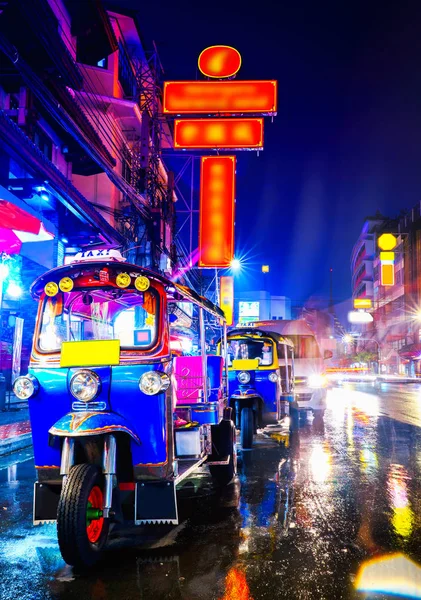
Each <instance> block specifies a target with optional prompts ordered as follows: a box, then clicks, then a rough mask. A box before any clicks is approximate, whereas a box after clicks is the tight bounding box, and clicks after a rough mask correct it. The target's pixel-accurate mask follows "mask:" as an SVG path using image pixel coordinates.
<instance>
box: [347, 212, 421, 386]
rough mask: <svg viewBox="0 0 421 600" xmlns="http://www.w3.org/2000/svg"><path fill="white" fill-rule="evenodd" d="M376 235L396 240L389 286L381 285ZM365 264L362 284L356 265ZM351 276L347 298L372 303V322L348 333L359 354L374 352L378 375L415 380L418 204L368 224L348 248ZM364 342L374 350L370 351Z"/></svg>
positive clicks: (420, 285)
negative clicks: (353, 336) (389, 235)
mask: <svg viewBox="0 0 421 600" xmlns="http://www.w3.org/2000/svg"><path fill="white" fill-rule="evenodd" d="M382 233H393V234H394V235H395V236H396V239H397V246H396V248H395V249H394V253H395V262H394V285H392V286H384V285H382V284H381V265H380V257H379V250H378V248H377V239H378V237H379V236H380V235H381V234H382ZM364 248H366V249H367V251H364ZM367 260H368V261H369V262H370V266H369V267H368V269H365V271H364V273H367V274H368V273H371V272H372V277H371V276H370V278H368V277H367V278H366V280H365V281H364V275H362V276H361V269H362V266H361V265H362V264H363V263H364V261H367ZM351 271H352V286H353V298H360V297H368V298H370V299H371V300H372V309H371V311H370V312H371V314H372V317H373V321H372V322H371V323H368V324H367V325H354V327H353V328H354V330H355V333H357V335H358V336H359V339H360V340H361V341H360V342H359V344H358V346H359V349H368V348H370V349H372V350H375V349H376V348H377V349H378V353H379V356H380V361H379V362H380V372H385V373H395V374H402V375H411V376H413V375H417V376H419V375H421V204H418V205H416V206H415V207H413V208H412V209H411V210H409V211H405V212H404V214H403V215H402V216H401V217H399V218H397V219H387V218H385V217H384V218H382V219H378V220H377V222H373V220H369V219H368V220H367V221H366V222H365V224H364V226H363V230H362V234H361V235H360V238H359V239H358V241H357V243H356V244H355V246H354V250H353V254H352V259H351ZM358 273H360V275H358ZM363 282H364V283H363ZM371 290H372V292H371ZM357 339H358V338H357ZM370 340H373V341H374V342H375V344H376V345H377V346H376V347H372V346H370Z"/></svg>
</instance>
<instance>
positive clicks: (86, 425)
mask: <svg viewBox="0 0 421 600" xmlns="http://www.w3.org/2000/svg"><path fill="white" fill-rule="evenodd" d="M116 432H121V433H127V434H128V435H129V436H130V437H131V438H132V439H133V440H134V441H135V442H136V444H138V445H140V444H141V441H140V439H139V436H138V435H137V434H136V433H135V432H134V431H133V429H131V428H130V427H129V424H128V422H127V421H126V419H124V418H123V417H121V416H120V415H118V414H116V413H109V412H101V413H98V412H72V413H67V415H64V417H62V418H61V419H59V420H58V421H57V422H56V423H55V424H54V425H53V426H52V427H51V428H50V429H49V431H48V433H49V434H50V435H52V436H57V437H85V436H96V435H103V434H106V433H116Z"/></svg>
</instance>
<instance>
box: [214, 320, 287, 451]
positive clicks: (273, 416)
mask: <svg viewBox="0 0 421 600" xmlns="http://www.w3.org/2000/svg"><path fill="white" fill-rule="evenodd" d="M221 348H222V349H223V346H221ZM227 353H228V380H229V389H228V397H229V406H231V407H232V409H233V411H234V422H235V424H236V426H237V428H239V429H240V441H241V447H242V448H243V449H249V448H251V447H252V445H253V436H254V434H255V433H256V431H257V429H260V428H263V427H265V426H267V425H273V424H277V423H278V421H279V420H280V418H281V416H282V415H281V411H282V407H283V406H284V405H285V403H286V402H289V403H290V404H291V403H292V402H293V400H294V345H293V343H292V342H291V341H290V340H288V339H287V338H284V337H282V336H281V335H279V334H277V333H268V332H264V331H260V330H259V329H254V328H236V329H231V330H230V331H229V332H228V335H227Z"/></svg>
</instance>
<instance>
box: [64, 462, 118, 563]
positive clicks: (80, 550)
mask: <svg viewBox="0 0 421 600" xmlns="http://www.w3.org/2000/svg"><path fill="white" fill-rule="evenodd" d="M94 488H99V489H100V490H101V492H103V489H104V477H103V475H102V473H101V471H100V470H99V468H98V467H96V466H95V465H88V464H82V465H75V466H74V467H72V468H71V469H70V473H69V475H68V477H67V481H66V483H65V485H64V488H63V489H62V491H61V495H60V500H59V504H58V509H57V536H58V544H59V547H60V552H61V555H62V557H63V559H64V560H65V562H66V563H67V564H69V565H72V566H74V567H79V568H83V567H90V566H92V565H93V564H95V563H96V562H97V561H98V560H99V558H100V557H101V551H102V549H103V547H104V545H105V543H106V541H107V536H108V527H109V521H108V519H104V520H103V521H102V529H101V531H100V536H99V538H98V540H97V541H96V542H95V543H93V542H92V541H90V540H89V538H88V531H87V508H88V498H89V496H90V494H91V492H92V490H93V489H94Z"/></svg>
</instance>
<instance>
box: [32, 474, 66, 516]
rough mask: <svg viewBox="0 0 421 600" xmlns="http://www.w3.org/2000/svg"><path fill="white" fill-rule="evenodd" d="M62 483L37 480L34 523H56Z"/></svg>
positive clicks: (35, 485)
mask: <svg viewBox="0 0 421 600" xmlns="http://www.w3.org/2000/svg"><path fill="white" fill-rule="evenodd" d="M60 494H61V485H57V484H56V485H52V484H47V483H40V482H39V481H36V482H35V484H34V514H33V522H34V525H41V524H43V523H55V522H56V520H57V507H58V502H59V500H60Z"/></svg>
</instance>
